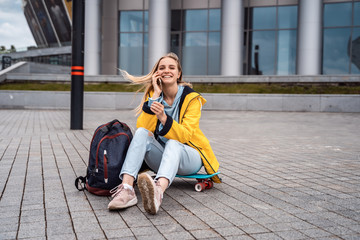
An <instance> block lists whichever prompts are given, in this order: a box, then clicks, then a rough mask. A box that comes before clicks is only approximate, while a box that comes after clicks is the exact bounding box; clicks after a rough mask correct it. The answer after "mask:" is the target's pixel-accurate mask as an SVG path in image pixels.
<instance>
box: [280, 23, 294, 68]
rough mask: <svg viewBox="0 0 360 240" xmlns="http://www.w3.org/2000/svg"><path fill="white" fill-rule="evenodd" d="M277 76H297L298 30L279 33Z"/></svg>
mask: <svg viewBox="0 0 360 240" xmlns="http://www.w3.org/2000/svg"><path fill="white" fill-rule="evenodd" d="M277 58H278V60H277V75H293V74H295V63H296V30H283V31H279V32H278V56H277Z"/></svg>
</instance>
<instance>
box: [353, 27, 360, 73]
mask: <svg viewBox="0 0 360 240" xmlns="http://www.w3.org/2000/svg"><path fill="white" fill-rule="evenodd" d="M351 43H352V48H351V73H352V74H360V28H354V29H353V34H352V42H351Z"/></svg>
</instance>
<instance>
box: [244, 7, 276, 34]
mask: <svg viewBox="0 0 360 240" xmlns="http://www.w3.org/2000/svg"><path fill="white" fill-rule="evenodd" d="M251 22H252V26H250V29H251V28H252V29H274V28H276V7H258V8H252V21H251Z"/></svg>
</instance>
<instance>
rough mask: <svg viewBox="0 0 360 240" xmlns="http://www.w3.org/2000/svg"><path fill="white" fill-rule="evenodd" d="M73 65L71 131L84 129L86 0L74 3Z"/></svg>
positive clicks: (78, 0)
mask: <svg viewBox="0 0 360 240" xmlns="http://www.w3.org/2000/svg"><path fill="white" fill-rule="evenodd" d="M72 4H73V5H72V11H73V14H72V17H73V24H72V28H73V29H72V64H71V123H70V129H72V130H76V129H83V108H84V22H85V11H84V10H85V0H73V1H72Z"/></svg>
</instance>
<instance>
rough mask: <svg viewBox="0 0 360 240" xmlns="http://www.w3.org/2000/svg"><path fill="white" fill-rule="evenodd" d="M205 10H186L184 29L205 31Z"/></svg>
mask: <svg viewBox="0 0 360 240" xmlns="http://www.w3.org/2000/svg"><path fill="white" fill-rule="evenodd" d="M207 12H208V11H207V10H186V11H185V29H184V31H206V30H207Z"/></svg>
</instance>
